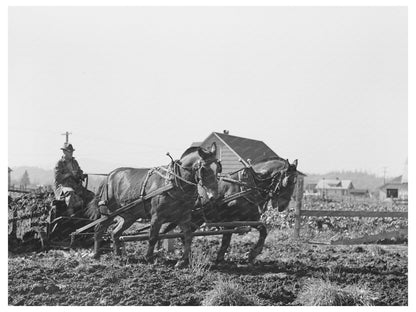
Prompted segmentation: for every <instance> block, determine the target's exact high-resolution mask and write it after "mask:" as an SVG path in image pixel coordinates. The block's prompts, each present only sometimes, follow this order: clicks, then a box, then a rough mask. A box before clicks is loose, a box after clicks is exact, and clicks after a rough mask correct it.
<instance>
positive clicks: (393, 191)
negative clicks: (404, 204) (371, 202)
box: [379, 159, 408, 200]
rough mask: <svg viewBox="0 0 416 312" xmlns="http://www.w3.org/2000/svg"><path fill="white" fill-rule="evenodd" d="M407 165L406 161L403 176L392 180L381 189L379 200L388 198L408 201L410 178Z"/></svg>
mask: <svg viewBox="0 0 416 312" xmlns="http://www.w3.org/2000/svg"><path fill="white" fill-rule="evenodd" d="M407 163H408V160H407V159H406V162H405V166H404V171H403V174H402V175H400V176H398V177H396V178H394V179H392V180H391V181H389V182H387V183H385V184H384V185H382V186H380V187H379V198H380V199H381V200H385V199H387V198H392V199H401V200H407V199H408V176H407Z"/></svg>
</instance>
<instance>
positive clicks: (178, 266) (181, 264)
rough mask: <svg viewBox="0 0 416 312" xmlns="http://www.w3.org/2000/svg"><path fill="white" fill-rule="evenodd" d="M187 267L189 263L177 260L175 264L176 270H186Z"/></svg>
mask: <svg viewBox="0 0 416 312" xmlns="http://www.w3.org/2000/svg"><path fill="white" fill-rule="evenodd" d="M188 265H189V262H188V261H185V260H179V261H178V262H176V264H175V268H176V269H182V268H186V267H187V266H188Z"/></svg>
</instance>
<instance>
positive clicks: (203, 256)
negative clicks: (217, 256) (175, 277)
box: [189, 248, 212, 277]
mask: <svg viewBox="0 0 416 312" xmlns="http://www.w3.org/2000/svg"><path fill="white" fill-rule="evenodd" d="M211 265H212V264H211V261H210V257H209V254H207V253H204V252H203V251H202V250H201V248H194V249H192V252H191V255H190V264H189V270H190V272H191V273H192V274H194V275H195V276H198V277H199V276H204V275H205V274H206V273H207V272H208V271H209V270H210V268H211Z"/></svg>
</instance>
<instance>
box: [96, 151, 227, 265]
mask: <svg viewBox="0 0 416 312" xmlns="http://www.w3.org/2000/svg"><path fill="white" fill-rule="evenodd" d="M219 173H220V165H219V163H218V160H217V156H216V145H215V143H214V144H213V145H212V146H211V149H210V150H205V149H202V148H198V147H191V148H189V149H187V150H186V151H185V152H184V153H183V155H182V156H181V159H180V160H176V161H173V160H172V162H171V163H170V165H168V166H161V167H157V168H153V169H150V170H149V169H136V168H118V169H115V170H114V171H112V172H111V173H110V174H109V176H108V178H107V180H106V181H104V182H103V184H102V185H101V186H100V188H99V190H98V192H97V194H96V197H95V200H94V201H93V202H92V203H91V204H90V206H89V210H90V211H91V209H92V210H94V211H98V210H101V211H103V209H102V207H99V205H100V202H101V203H102V202H105V203H106V205H105V207H106V208H108V212H110V213H111V212H114V211H115V210H117V209H118V208H120V207H122V206H123V205H125V204H128V203H129V202H132V201H134V200H136V199H138V198H141V197H143V196H146V195H147V194H150V193H152V192H154V191H157V190H158V189H161V188H163V187H165V186H166V185H169V184H170V183H171V184H172V185H173V188H171V189H170V190H168V191H165V192H163V193H161V194H158V195H156V196H153V197H151V198H150V199H148V200H146V201H143V202H141V203H138V204H137V205H135V206H134V207H132V208H130V209H128V210H126V211H125V212H123V213H121V214H119V215H118V216H117V217H116V218H115V220H116V221H117V224H116V226H115V228H114V230H113V231H112V233H111V237H112V241H113V246H114V252H115V253H116V254H120V241H119V238H120V236H121V234H122V233H123V231H125V230H126V229H128V228H129V227H130V226H131V225H132V224H133V223H134V222H135V221H136V220H137V219H139V218H143V219H150V232H149V246H148V250H147V254H146V260H147V261H149V262H152V261H153V251H154V247H155V244H156V242H157V241H158V235H159V230H160V227H161V226H162V224H163V223H166V222H175V223H176V224H179V225H180V227H181V229H182V231H183V233H184V253H183V256H182V259H181V260H180V261H179V262H178V263H177V266H182V265H185V264H188V263H189V254H190V248H191V242H192V231H191V213H192V208H193V207H194V205H195V202H196V201H197V199H198V197H203V198H204V200H206V199H207V198H208V199H210V198H212V199H215V198H217V197H218V179H217V175H218V174H219ZM112 222H114V221H113V220H110V219H109V220H107V221H104V222H103V223H101V224H100V225H99V226H97V227H96V228H95V235H94V241H95V242H94V251H95V256H96V257H99V254H100V245H101V243H102V241H103V234H104V232H105V231H106V230H107V228H108V227H109V225H110V224H111V223H112Z"/></svg>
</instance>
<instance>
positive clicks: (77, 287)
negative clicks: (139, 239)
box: [8, 231, 408, 306]
mask: <svg viewBox="0 0 416 312" xmlns="http://www.w3.org/2000/svg"><path fill="white" fill-rule="evenodd" d="M256 237H257V233H255V232H250V233H248V234H246V235H236V236H235V237H234V238H233V240H232V247H231V250H230V251H229V253H228V254H227V255H226V262H225V263H224V264H222V265H220V266H214V265H212V266H211V265H210V263H211V262H210V260H213V259H215V252H216V250H217V249H218V247H219V243H220V238H219V237H218V236H214V237H208V238H198V239H197V238H195V239H194V244H193V260H194V261H193V265H192V266H191V267H189V268H187V269H175V268H174V265H175V262H176V260H177V259H178V258H179V257H180V252H181V246H180V242H177V244H178V245H177V246H176V247H177V249H176V251H175V252H173V253H166V252H165V251H164V250H163V249H161V250H159V251H158V253H157V258H156V262H155V263H154V264H147V263H145V262H144V261H143V259H142V257H141V256H142V255H143V254H144V250H145V248H146V243H128V244H127V246H126V250H125V254H124V256H122V257H120V258H116V257H114V256H113V255H111V254H106V255H104V256H102V258H101V259H100V260H99V261H98V260H94V259H93V258H92V253H91V250H88V249H79V250H72V251H71V250H67V251H64V250H51V251H48V252H43V253H30V254H20V255H15V254H9V274H8V285H9V294H8V302H9V305H94V306H95V305H122V306H128V305H146V306H156V305H178V306H179V305H202V304H203V301H204V299H205V298H206V296H207V294H208V293H209V292H210V291H211V290H212V289H213V288H214V287H215V285H217V284H218V283H219V282H221V281H232V282H234V283H235V284H237V285H239V286H241V288H240V289H243V290H244V292H245V293H247V294H249V295H250V296H252V297H253V298H255V299H256V304H257V305H269V306H271V305H301V304H302V303H301V302H299V300H297V298H298V297H299V294H300V293H301V292H302V291H303V287H304V285H305V283H307V282H308V281H309V280H311V279H321V280H326V281H331V282H333V283H335V284H337V285H339V286H347V285H352V284H354V285H359V286H360V287H365V288H366V289H369V290H371V292H372V293H373V298H372V299H373V303H374V304H375V305H389V306H390V305H407V303H408V275H407V272H408V257H407V245H406V244H395V245H360V246H331V245H318V244H315V245H314V244H307V243H297V242H294V241H293V240H291V239H290V238H287V237H284V235H283V236H282V233H281V232H279V231H273V232H272V233H271V234H270V235H269V236H268V239H267V240H266V245H265V249H264V250H263V253H262V254H261V255H260V256H259V257H258V260H257V262H256V263H255V264H254V265H253V266H249V265H247V262H246V254H247V252H248V251H249V250H250V248H251V246H252V244H253V243H254V241H255V239H256Z"/></svg>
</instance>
